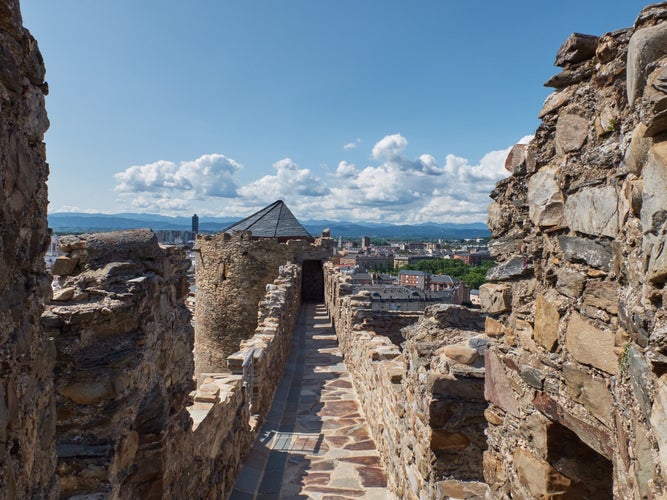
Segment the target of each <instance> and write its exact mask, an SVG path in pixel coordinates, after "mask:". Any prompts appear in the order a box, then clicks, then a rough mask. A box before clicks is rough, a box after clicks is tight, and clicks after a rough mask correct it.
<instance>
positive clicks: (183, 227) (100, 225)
mask: <svg viewBox="0 0 667 500" xmlns="http://www.w3.org/2000/svg"><path fill="white" fill-rule="evenodd" d="M48 217H49V227H51V229H53V231H54V232H55V233H60V234H67V233H90V232H106V231H117V230H122V229H136V228H144V227H148V228H150V229H152V230H153V231H161V230H178V231H189V230H190V229H191V228H192V220H191V218H190V217H169V216H165V215H155V214H143V213H142V214H140V213H119V214H90V213H78V212H57V213H50V214H49V216H48ZM237 221H238V218H224V217H200V218H199V231H200V232H207V233H215V232H218V231H222V230H223V229H225V228H227V227H228V226H230V225H232V224H233V223H235V222H237ZM302 224H303V226H304V227H305V228H306V229H307V230H308V232H309V233H310V234H312V235H314V236H317V235H319V234H321V233H322V230H323V229H325V228H329V230H330V231H331V236H332V237H334V238H338V237H339V236H340V237H343V238H361V237H362V236H369V237H371V238H385V239H420V240H432V239H438V238H443V239H465V238H487V237H489V236H490V233H489V230H488V228H487V226H486V224H482V223H479V222H478V223H472V224H453V223H443V224H440V223H434V222H429V223H425V224H400V225H398V224H382V223H375V222H360V223H357V222H341V221H329V220H308V221H302Z"/></svg>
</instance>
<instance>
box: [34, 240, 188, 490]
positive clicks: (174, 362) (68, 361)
mask: <svg viewBox="0 0 667 500" xmlns="http://www.w3.org/2000/svg"><path fill="white" fill-rule="evenodd" d="M61 248H62V250H63V251H64V252H65V255H64V256H62V257H58V259H57V260H56V262H55V264H54V266H53V273H54V274H56V275H59V276H60V279H59V280H58V289H57V290H56V291H55V292H54V294H53V300H52V302H51V304H50V306H49V307H48V308H47V311H46V312H45V313H44V315H43V319H42V324H43V327H44V331H45V333H46V334H47V335H48V336H50V337H53V338H54V339H55V344H56V349H57V362H56V367H55V391H56V407H57V427H56V434H57V435H56V440H57V447H56V449H57V455H58V477H59V481H60V485H61V488H62V494H63V495H64V496H69V495H73V494H96V493H100V494H101V493H105V494H109V495H110V496H112V497H115V496H118V495H119V494H120V493H121V492H122V493H123V495H127V497H136V498H159V497H161V496H162V495H163V494H164V492H165V491H166V490H167V489H168V485H169V482H170V481H171V480H172V478H173V476H174V475H176V474H177V470H175V468H176V467H178V464H179V463H180V462H181V460H182V458H180V456H178V455H175V454H180V450H179V448H180V442H181V441H183V440H184V439H185V436H186V435H187V433H188V432H189V428H190V419H189V415H188V413H187V411H186V404H187V401H188V394H189V393H190V391H192V390H193V389H194V383H193V379H192V377H193V371H194V363H193V359H192V354H191V352H192V347H193V331H192V327H191V325H190V321H189V320H190V313H189V311H188V310H187V309H186V308H185V305H184V300H185V297H186V296H187V294H188V283H187V278H186V271H187V268H188V267H189V261H188V260H187V259H186V258H185V256H184V254H183V252H182V251H180V250H176V249H175V248H171V249H169V248H167V249H164V248H161V247H159V246H158V243H157V238H156V236H155V235H154V234H153V233H151V232H150V231H149V230H138V231H126V232H118V233H104V234H96V235H82V236H66V237H63V238H61Z"/></svg>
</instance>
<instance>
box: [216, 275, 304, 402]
mask: <svg viewBox="0 0 667 500" xmlns="http://www.w3.org/2000/svg"><path fill="white" fill-rule="evenodd" d="M300 297H301V267H300V266H298V265H296V264H289V263H288V264H285V265H284V266H280V270H279V274H278V277H277V278H276V280H275V281H274V282H273V283H272V284H269V285H267V286H266V295H265V297H264V300H262V301H261V302H260V303H259V311H258V323H259V324H258V326H257V329H256V330H255V335H253V336H252V337H251V338H250V339H248V340H244V341H242V342H241V346H240V347H241V348H240V350H239V351H237V352H235V353H234V354H232V355H231V356H229V357H228V358H227V363H228V368H229V371H230V372H232V373H234V374H238V375H242V374H243V373H244V366H243V363H244V361H245V360H246V359H248V358H251V359H252V367H251V375H250V376H251V377H252V381H251V382H252V412H253V414H258V415H264V414H266V412H267V411H268V410H269V408H270V406H271V401H272V399H273V394H274V392H275V391H276V388H277V387H278V382H280V377H278V376H277V375H278V374H281V373H282V372H283V370H284V368H285V362H286V361H287V356H288V354H289V350H290V346H291V341H292V332H293V331H294V326H295V325H296V320H297V317H298V315H299V308H300V306H301V298H300ZM245 371H246V373H247V372H248V368H246V369H245Z"/></svg>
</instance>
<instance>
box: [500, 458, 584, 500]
mask: <svg viewBox="0 0 667 500" xmlns="http://www.w3.org/2000/svg"><path fill="white" fill-rule="evenodd" d="M513 459H514V468H515V469H516V472H517V474H518V476H519V481H520V482H521V484H522V485H523V486H524V487H525V488H526V489H527V490H528V491H529V492H530V494H531V495H532V497H533V498H551V497H553V496H554V495H558V494H561V493H564V492H565V491H567V489H568V487H569V486H570V484H571V481H570V479H568V478H567V477H565V476H563V475H562V474H561V473H559V472H558V471H557V470H556V469H554V468H553V467H552V466H551V465H549V462H547V461H546V460H542V459H541V458H539V457H537V456H535V455H533V454H532V453H530V452H529V451H528V450H523V449H521V448H517V449H516V450H515V451H514V454H513Z"/></svg>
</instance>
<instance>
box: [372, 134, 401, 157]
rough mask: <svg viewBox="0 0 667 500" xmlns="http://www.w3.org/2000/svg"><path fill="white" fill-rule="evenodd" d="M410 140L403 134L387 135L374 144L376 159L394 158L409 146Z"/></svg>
mask: <svg viewBox="0 0 667 500" xmlns="http://www.w3.org/2000/svg"><path fill="white" fill-rule="evenodd" d="M407 145H408V141H407V140H406V139H405V137H403V136H402V135H401V134H393V135H387V136H385V137H383V138H382V139H381V140H380V141H378V142H377V144H375V146H373V151H372V153H373V158H374V159H375V160H392V159H394V158H396V157H398V156H399V155H400V154H401V153H402V152H403V151H404V150H405V148H406V147H407Z"/></svg>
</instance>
